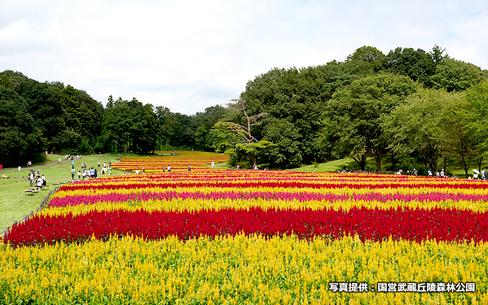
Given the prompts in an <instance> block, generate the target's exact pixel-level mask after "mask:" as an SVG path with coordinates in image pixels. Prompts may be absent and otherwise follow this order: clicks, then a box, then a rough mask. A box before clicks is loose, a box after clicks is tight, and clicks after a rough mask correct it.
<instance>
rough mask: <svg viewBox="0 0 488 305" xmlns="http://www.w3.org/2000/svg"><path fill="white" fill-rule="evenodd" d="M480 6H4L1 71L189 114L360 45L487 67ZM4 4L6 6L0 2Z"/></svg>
mask: <svg viewBox="0 0 488 305" xmlns="http://www.w3.org/2000/svg"><path fill="white" fill-rule="evenodd" d="M483 2H484V1H475V0H472V1H462V2H461V1H441V0H436V1H428V2H425V1H419V0H414V1H408V2H398V1H387V0H375V1H359V0H345V1H319V0H310V1H303V0H302V1H300V0H288V1H277V0H271V1H258V0H247V1H238V2H237V1H223V0H209V1H196V0H187V1H176V0H165V1H156V0H154V1H113V0H101V1H94V0H90V1H82V2H71V1H60V0H58V1H36V2H34V3H31V2H30V1H9V2H5V5H4V3H2V11H1V12H0V46H1V49H0V70H1V71H3V70H5V69H11V70H16V71H20V72H22V73H24V74H25V75H27V76H29V77H31V78H34V79H37V80H39V81H44V80H48V81H61V82H64V83H65V84H71V85H73V86H74V87H76V88H79V89H83V90H85V91H87V92H88V94H90V95H91V96H92V97H93V98H95V99H97V100H99V101H102V102H103V103H105V102H106V100H107V97H108V96H109V95H110V94H112V95H113V96H114V97H115V98H117V97H119V96H121V97H122V98H124V99H131V98H132V97H136V98H137V99H138V100H139V101H141V102H143V103H152V104H153V105H155V106H156V105H162V106H166V107H168V108H170V109H171V110H172V111H177V112H182V113H186V114H193V113H196V112H198V111H204V109H205V108H206V107H210V106H213V105H216V104H225V103H227V102H228V100H229V99H232V98H236V97H238V96H239V94H240V93H241V92H242V91H243V90H244V89H245V85H246V83H247V82H248V81H249V80H252V79H254V77H255V76H257V75H259V74H262V73H266V72H267V71H269V70H270V69H271V68H274V67H278V68H282V67H284V68H288V67H291V66H296V67H303V66H316V65H320V64H325V63H327V62H329V61H331V60H334V59H336V60H344V59H345V58H346V57H347V55H349V54H351V53H353V52H354V50H355V49H356V48H358V47H361V46H363V45H370V46H375V47H377V48H378V49H380V50H382V51H383V52H384V53H388V52H389V50H391V49H394V48H396V47H413V48H421V49H424V50H426V51H430V50H431V48H432V47H433V46H434V45H435V44H437V45H439V46H441V47H443V48H446V52H447V53H448V54H450V55H451V56H452V57H455V58H456V59H460V60H464V61H467V62H472V63H474V64H476V65H479V66H481V67H482V68H483V69H486V68H488V61H487V58H486V53H487V50H488V39H487V38H488V37H487V34H486V31H485V29H486V28H487V26H488V15H487V14H488V12H487V9H486V8H485V6H486V5H485V4H484V3H483ZM4 8H5V9H4Z"/></svg>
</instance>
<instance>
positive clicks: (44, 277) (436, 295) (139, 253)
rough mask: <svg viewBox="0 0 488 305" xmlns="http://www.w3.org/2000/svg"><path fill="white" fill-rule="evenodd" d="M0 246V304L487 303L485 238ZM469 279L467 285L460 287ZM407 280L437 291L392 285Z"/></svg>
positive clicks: (247, 239) (251, 239) (232, 239)
mask: <svg viewBox="0 0 488 305" xmlns="http://www.w3.org/2000/svg"><path fill="white" fill-rule="evenodd" d="M1 254H2V255H0V269H1V272H0V296H1V299H0V303H2V302H5V303H7V304H9V303H16V302H17V303H20V300H22V301H32V302H36V303H42V304H44V303H50V304H70V303H85V302H87V303H117V304H128V303H133V304H143V303H160V304H165V303H171V304H190V303H192V302H193V303H196V304H213V303H215V304H334V303H335V304H387V303H389V304H486V303H488V295H487V294H486V291H487V287H486V286H487V282H486V268H487V266H488V261H487V260H488V244H480V245H477V246H474V245H471V244H465V243H464V244H447V243H436V242H433V241H428V242H423V243H422V244H418V243H412V242H406V241H399V242H394V241H384V242H382V243H373V242H364V243H363V242H362V241H360V240H359V239H357V238H354V237H344V238H343V239H341V240H335V241H330V240H326V239H322V238H316V239H314V240H313V241H308V242H307V241H303V240H298V239H296V238H295V237H282V238H278V237H274V238H271V239H268V240H265V239H263V238H262V237H260V236H249V237H245V236H243V235H237V236H234V237H216V238H215V239H214V240H209V239H208V238H205V237H201V238H200V239H196V240H189V241H187V242H186V243H185V242H182V241H179V240H178V239H176V238H167V239H165V240H160V241H152V242H146V241H142V240H140V239H133V238H131V237H124V238H122V239H111V240H109V241H108V242H101V241H98V240H92V241H90V242H87V243H84V244H80V245H76V244H71V245H65V244H57V245H54V246H44V247H23V248H18V249H13V248H11V247H9V246H7V245H4V246H2V247H1ZM7 283H8V284H7ZM336 283H337V285H341V284H340V283H348V284H349V285H348V286H347V288H346V289H347V292H334V290H335V289H334V285H335V284H336ZM433 283H434V284H433ZM356 284H357V285H356ZM361 284H364V286H363V288H362V290H361V291H358V290H357V286H358V285H361ZM473 284H474V285H475V286H474V289H475V290H476V292H462V291H463V290H464V291H465V290H466V289H468V290H472V289H473ZM407 285H409V286H407ZM412 285H413V287H416V289H418V291H420V290H419V289H425V288H426V287H431V288H432V289H441V291H439V292H437V291H435V292H430V293H427V292H425V293H409V292H398V291H401V289H402V288H401V287H403V288H405V287H411V286H412ZM429 285H430V286H429ZM449 285H450V286H449ZM466 285H468V286H466ZM344 287H346V286H344ZM354 287H355V288H354ZM385 287H388V288H387V289H388V290H386V291H385V292H379V291H378V290H381V289H386V288H385ZM446 287H451V289H450V290H448V291H449V292H447V291H445V288H446ZM466 287H468V288H466ZM350 290H352V291H357V292H352V291H350ZM442 290H444V291H442ZM394 291H397V292H394ZM481 291H482V292H483V293H481Z"/></svg>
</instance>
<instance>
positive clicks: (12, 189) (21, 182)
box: [0, 153, 137, 234]
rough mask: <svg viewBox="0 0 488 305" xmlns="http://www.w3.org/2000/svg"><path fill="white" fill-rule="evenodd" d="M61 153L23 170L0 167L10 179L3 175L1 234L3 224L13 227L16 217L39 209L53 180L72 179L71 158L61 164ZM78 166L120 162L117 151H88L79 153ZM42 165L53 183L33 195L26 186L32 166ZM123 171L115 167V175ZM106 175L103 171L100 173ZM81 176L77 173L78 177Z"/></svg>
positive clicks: (0, 186) (0, 201)
mask: <svg viewBox="0 0 488 305" xmlns="http://www.w3.org/2000/svg"><path fill="white" fill-rule="evenodd" d="M130 156H137V155H135V154H124V157H130ZM59 157H60V155H48V156H47V159H48V160H47V161H46V162H45V163H44V164H34V165H33V166H32V167H30V168H27V167H23V168H22V169H21V171H18V170H17V168H5V169H2V170H0V176H3V175H5V176H8V177H10V178H9V179H0V234H3V228H4V227H9V226H11V225H12V224H13V222H14V221H15V220H17V221H19V220H21V219H23V217H24V215H27V214H29V213H30V211H34V212H35V211H36V208H37V207H39V205H40V204H41V202H42V200H43V199H44V197H46V196H47V195H48V193H49V190H52V188H53V183H59V182H65V183H66V182H69V181H71V161H66V162H64V156H61V157H62V160H63V162H62V163H60V164H57V163H54V164H52V162H56V161H57V160H58V158H59ZM74 161H75V169H76V171H78V170H79V169H80V167H81V164H82V163H85V164H86V166H87V168H91V167H93V168H97V170H98V161H100V162H101V163H102V164H103V162H106V163H108V162H112V164H115V163H117V154H116V153H111V154H101V155H87V156H82V158H81V159H76V157H75V160H74ZM31 169H33V170H37V169H39V170H40V172H41V174H44V175H45V176H46V181H47V184H48V185H49V186H50V187H49V190H47V189H44V190H41V191H39V192H37V193H35V194H33V195H26V194H25V190H26V189H28V188H29V187H30V185H29V181H28V180H27V179H26V178H27V176H28V174H29V172H30V170H31ZM120 174H123V171H119V170H116V169H112V175H120ZM100 176H102V175H100V174H99V177H100ZM77 179H78V176H77V175H76V176H75V180H77Z"/></svg>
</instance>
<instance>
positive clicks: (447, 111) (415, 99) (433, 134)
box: [382, 89, 466, 171]
mask: <svg viewBox="0 0 488 305" xmlns="http://www.w3.org/2000/svg"><path fill="white" fill-rule="evenodd" d="M461 100H462V95H459V94H451V93H448V92H447V91H446V90H435V89H420V90H418V91H417V92H416V93H415V94H412V95H411V96H409V97H407V99H406V101H405V103H404V104H402V105H399V106H398V107H396V108H395V109H394V110H393V111H392V112H391V113H390V114H389V115H388V116H386V117H385V118H384V121H383V124H382V127H383V130H384V131H385V135H386V136H387V138H388V139H389V144H390V146H389V148H390V149H392V150H393V151H394V152H395V153H397V154H398V155H400V156H404V155H408V154H410V153H412V152H413V151H414V150H417V151H419V152H420V153H421V154H422V157H423V159H424V160H425V163H426V165H427V166H428V167H429V168H430V169H431V170H432V171H435V170H436V169H437V164H438V162H439V160H440V158H441V157H442V156H444V157H448V155H447V154H448V153H449V152H450V153H455V152H456V150H457V153H458V154H460V155H464V156H466V150H465V149H464V148H463V147H462V145H463V141H464V139H463V138H462V135H463V133H461V132H459V133H458V131H456V132H454V131H453V132H451V133H450V134H449V133H448V132H447V130H449V129H450V128H459V125H458V124H459V122H458V121H455V120H454V118H453V113H454V112H453V111H455V109H456V108H457V107H458V106H459V105H460V102H461ZM464 143H465V142H464Z"/></svg>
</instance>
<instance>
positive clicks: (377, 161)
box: [374, 153, 382, 173]
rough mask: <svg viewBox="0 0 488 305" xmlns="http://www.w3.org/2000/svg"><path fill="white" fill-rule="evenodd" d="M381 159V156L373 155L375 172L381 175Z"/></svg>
mask: <svg viewBox="0 0 488 305" xmlns="http://www.w3.org/2000/svg"><path fill="white" fill-rule="evenodd" d="M381 157H382V155H381V154H380V153H375V154H374V159H375V161H376V171H378V172H380V173H381Z"/></svg>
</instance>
